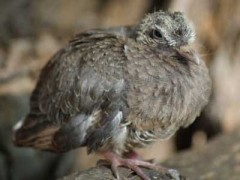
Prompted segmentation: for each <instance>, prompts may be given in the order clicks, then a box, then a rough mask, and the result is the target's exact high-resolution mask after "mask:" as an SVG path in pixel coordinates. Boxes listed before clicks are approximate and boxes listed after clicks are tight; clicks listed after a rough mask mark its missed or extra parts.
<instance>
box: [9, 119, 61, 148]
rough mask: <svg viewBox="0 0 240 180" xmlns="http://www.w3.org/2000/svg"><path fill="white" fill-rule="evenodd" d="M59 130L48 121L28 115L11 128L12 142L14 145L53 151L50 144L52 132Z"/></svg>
mask: <svg viewBox="0 0 240 180" xmlns="http://www.w3.org/2000/svg"><path fill="white" fill-rule="evenodd" d="M58 130H59V127H57V126H56V125H55V126H53V125H50V123H49V122H48V121H39V117H38V118H36V117H35V116H34V115H28V116H27V117H26V118H25V119H23V120H21V121H19V122H18V123H17V124H16V125H15V126H14V128H13V143H14V144H15V145H16V146H22V147H34V148H37V149H40V150H46V151H55V150H54V146H53V144H52V139H53V137H54V134H55V133H56V132H57V131H58Z"/></svg>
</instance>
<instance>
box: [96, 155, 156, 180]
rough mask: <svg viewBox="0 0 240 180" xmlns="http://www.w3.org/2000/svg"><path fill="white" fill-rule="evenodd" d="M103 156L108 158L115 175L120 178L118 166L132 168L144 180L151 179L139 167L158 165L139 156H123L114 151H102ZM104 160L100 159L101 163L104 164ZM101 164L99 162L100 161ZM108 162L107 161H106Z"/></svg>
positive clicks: (153, 167)
mask: <svg viewBox="0 0 240 180" xmlns="http://www.w3.org/2000/svg"><path fill="white" fill-rule="evenodd" d="M102 154H103V156H104V157H105V158H106V159H107V161H108V162H109V163H110V164H111V169H112V172H113V174H114V176H115V177H117V178H119V174H118V169H117V168H118V167H119V166H124V167H128V168H130V169H132V170H133V171H134V172H135V173H136V174H137V175H138V176H140V177H141V178H142V179H144V180H148V179H150V178H149V177H148V176H147V175H146V174H145V173H144V172H143V171H142V169H141V168H140V167H139V166H141V167H146V168H150V169H155V168H156V165H155V164H153V163H150V162H147V161H144V160H140V159H138V158H133V157H129V158H122V157H120V156H119V155H117V154H115V153H113V152H110V151H108V152H104V153H102ZM102 162H103V161H100V164H102ZM98 164H99V163H98ZM104 164H106V163H104Z"/></svg>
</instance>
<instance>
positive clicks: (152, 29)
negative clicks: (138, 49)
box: [137, 11, 195, 47]
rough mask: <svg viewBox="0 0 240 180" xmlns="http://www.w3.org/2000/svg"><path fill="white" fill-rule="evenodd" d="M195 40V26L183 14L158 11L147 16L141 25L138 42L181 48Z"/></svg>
mask: <svg viewBox="0 0 240 180" xmlns="http://www.w3.org/2000/svg"><path fill="white" fill-rule="evenodd" d="M194 40H195V31H194V29H193V26H192V24H191V23H190V22H189V21H188V20H187V18H186V17H185V16H184V15H183V13H181V12H174V13H170V12H163V11H158V12H155V13H152V14H149V15H147V16H146V17H145V18H143V19H142V21H141V23H140V24H139V28H138V35H137V41H138V42H141V43H143V44H147V45H151V46H154V47H157V46H168V47H180V46H184V45H188V44H190V43H192V42H193V41H194Z"/></svg>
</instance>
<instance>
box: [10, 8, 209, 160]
mask: <svg viewBox="0 0 240 180" xmlns="http://www.w3.org/2000/svg"><path fill="white" fill-rule="evenodd" d="M194 37H195V33H194V30H193V27H192V25H191V24H190V23H189V22H188V20H187V19H186V17H184V15H183V14H182V13H180V12H175V13H169V12H162V11H159V12H155V13H153V14H149V15H147V16H146V17H145V18H144V19H143V20H142V21H141V22H140V24H139V25H137V26H132V27H119V28H110V29H99V30H90V31H87V32H83V33H81V34H78V35H76V37H75V38H74V39H73V40H71V41H70V42H69V44H68V45H67V46H66V47H64V48H63V49H61V50H60V51H59V52H57V53H56V54H55V55H54V56H53V57H52V58H51V60H50V61H49V62H48V64H47V65H46V66H45V67H44V68H43V70H42V73H41V75H40V78H39V81H38V83H37V86H36V88H35V90H34V91H33V93H32V96H31V100H30V106H31V109H30V112H29V114H28V115H27V116H26V118H25V119H24V121H23V122H22V124H21V126H18V128H17V129H16V130H15V134H14V143H15V144H16V145H19V146H29V147H35V148H39V149H42V150H49V151H53V152H65V151H68V150H71V149H74V148H78V147H81V146H87V148H88V150H89V152H92V151H95V152H108V151H111V152H113V153H116V154H118V155H121V154H122V153H124V152H129V151H132V150H133V148H135V147H143V146H145V145H147V144H150V143H152V142H154V141H156V140H157V139H166V138H169V137H171V136H172V135H173V134H174V133H175V132H176V130H178V129H179V128H180V127H186V126H188V125H189V124H191V123H192V122H193V121H194V120H195V118H196V117H197V116H198V115H199V113H200V111H201V110H202V108H203V107H204V106H205V105H206V104H207V102H208V99H209V95H210V89H211V84H210V79H209V75H208V71H207V68H206V67H205V64H204V62H203V61H202V60H201V59H200V57H199V56H198V54H197V53H196V52H195V51H194V49H192V48H191V47H190V46H189V45H190V44H191V42H193V40H194Z"/></svg>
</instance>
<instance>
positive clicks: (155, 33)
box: [150, 29, 162, 39]
mask: <svg viewBox="0 0 240 180" xmlns="http://www.w3.org/2000/svg"><path fill="white" fill-rule="evenodd" d="M150 37H151V38H154V39H161V38H162V34H161V32H160V31H158V30H156V29H153V30H152V31H151V33H150Z"/></svg>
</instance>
